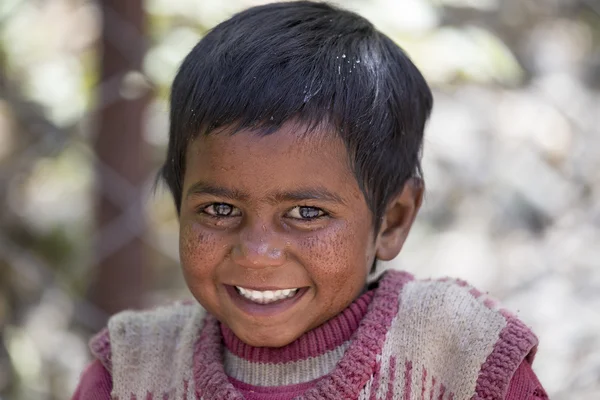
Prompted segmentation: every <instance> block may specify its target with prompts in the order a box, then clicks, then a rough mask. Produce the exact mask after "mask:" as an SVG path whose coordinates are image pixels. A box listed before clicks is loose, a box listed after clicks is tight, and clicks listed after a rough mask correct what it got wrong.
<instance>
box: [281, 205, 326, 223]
mask: <svg viewBox="0 0 600 400" xmlns="http://www.w3.org/2000/svg"><path fill="white" fill-rule="evenodd" d="M325 215H326V214H325V211H323V210H321V209H320V208H317V207H307V206H297V207H294V208H292V209H291V210H290V211H288V213H287V216H288V217H290V218H294V219H304V220H311V219H315V218H320V217H323V216H325Z"/></svg>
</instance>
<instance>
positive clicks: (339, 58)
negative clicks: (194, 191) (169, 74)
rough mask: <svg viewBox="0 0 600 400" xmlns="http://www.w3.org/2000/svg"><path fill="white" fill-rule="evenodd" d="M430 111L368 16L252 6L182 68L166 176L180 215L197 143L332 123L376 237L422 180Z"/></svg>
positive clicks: (418, 78) (406, 62)
mask: <svg viewBox="0 0 600 400" xmlns="http://www.w3.org/2000/svg"><path fill="white" fill-rule="evenodd" d="M432 105H433V98H432V95H431V90H430V89H429V87H428V85H427V83H426V81H425V79H424V78H423V76H422V75H421V73H420V72H419V70H418V69H417V67H415V65H414V64H413V63H412V62H411V60H410V59H409V58H408V56H407V55H406V54H405V53H404V52H403V50H402V49H401V48H400V47H399V46H398V45H396V44H395V43H394V42H393V41H392V40H391V39H390V38H389V37H387V36H386V35H384V34H383V33H381V32H379V31H378V30H377V29H375V27H374V26H373V25H372V24H371V23H370V22H369V21H367V20H366V19H365V18H363V17H361V16H359V15H357V14H355V13H353V12H350V11H347V10H343V9H339V8H337V7H334V6H332V5H329V4H326V3H320V2H311V1H294V2H285V3H273V4H266V5H261V6H257V7H252V8H250V9H247V10H245V11H242V12H240V13H238V14H236V15H234V16H233V17H232V18H230V19H228V20H226V21H224V22H222V23H220V24H219V25H217V26H216V27H215V28H214V29H212V30H211V31H210V32H208V33H207V34H206V36H205V37H204V38H203V39H202V40H200V42H199V43H198V44H197V45H196V46H195V47H194V48H193V49H192V51H191V52H190V53H189V54H188V55H187V57H186V58H185V60H184V61H183V63H182V65H181V67H180V68H179V71H178V73H177V75H176V77H175V80H174V82H173V87H172V91H171V111H170V132H169V145H168V150H167V161H166V162H165V164H164V166H163V168H162V171H161V174H162V177H163V178H164V179H165V181H166V182H167V184H168V186H169V189H170V191H171V193H172V194H173V197H174V200H175V205H176V207H177V211H178V212H180V211H181V201H182V184H183V175H184V173H185V153H186V150H187V146H188V144H189V143H190V141H191V140H193V139H195V138H196V137H198V135H202V134H210V133H211V132H213V131H214V130H215V129H217V128H221V127H227V126H233V127H234V129H233V132H236V131H239V130H240V129H248V128H252V129H256V132H257V134H262V135H267V134H271V133H273V132H276V131H277V129H278V128H279V127H280V126H281V125H282V124H283V123H284V122H287V121H291V120H296V121H298V122H300V123H302V124H304V126H307V127H316V126H322V125H323V124H326V125H328V127H330V128H332V130H333V131H334V132H336V133H337V134H339V136H340V137H341V138H342V140H343V141H344V143H345V146H346V149H347V151H348V156H349V160H350V162H351V165H352V168H353V171H354V174H355V176H356V178H357V181H358V184H359V186H360V188H361V190H362V192H363V193H364V196H365V200H366V202H367V204H368V206H369V208H370V209H371V211H372V213H373V217H374V224H375V227H376V229H378V227H379V224H380V220H381V217H382V216H383V214H384V212H385V209H386V207H387V204H388V202H389V201H390V200H391V199H392V197H393V196H395V195H397V194H398V193H399V192H400V191H401V190H402V188H403V186H404V184H405V183H406V182H407V180H408V179H409V178H411V177H415V176H417V177H419V178H420V177H421V175H422V174H421V166H420V159H421V149H422V143H423V130H424V127H425V123H426V121H427V119H428V117H429V114H430V112H431V108H432Z"/></svg>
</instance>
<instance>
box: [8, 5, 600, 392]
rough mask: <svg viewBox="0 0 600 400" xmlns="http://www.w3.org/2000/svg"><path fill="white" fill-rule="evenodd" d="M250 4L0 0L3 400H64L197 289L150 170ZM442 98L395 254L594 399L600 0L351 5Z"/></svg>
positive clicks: (599, 256) (550, 380)
mask: <svg viewBox="0 0 600 400" xmlns="http://www.w3.org/2000/svg"><path fill="white" fill-rule="evenodd" d="M262 2H264V1H256V0H254V1H253V0H223V1H216V0H146V1H142V0H127V1H123V0H97V1H92V0H0V399H1V400H5V399H15V400H21V399H66V398H69V396H70V395H71V393H72V392H73V390H74V388H75V386H76V384H77V381H78V378H79V374H80V373H81V371H82V370H83V368H84V366H85V365H86V363H87V362H89V360H90V355H89V353H88V350H87V340H88V339H89V337H90V335H91V334H92V333H93V332H95V331H97V330H98V329H100V328H101V327H102V326H103V324H104V323H105V321H106V317H107V316H108V315H110V314H111V313H114V312H116V311H118V310H120V309H123V308H128V307H144V306H150V305H153V304H160V303H164V302H168V301H171V300H173V299H177V298H182V297H189V295H188V293H187V291H186V289H185V285H184V283H183V280H182V278H181V276H180V272H179V269H178V245H177V240H178V239H177V236H178V224H177V220H176V217H175V211H174V207H173V204H172V201H171V198H170V196H169V195H168V193H167V191H166V189H165V187H163V186H162V185H160V184H159V185H158V186H156V190H155V176H156V173H157V170H158V168H159V166H160V164H161V162H162V161H163V157H164V153H165V145H166V142H167V130H168V116H167V110H168V93H169V85H170V83H171V80H172V79H173V76H174V74H175V72H176V69H177V67H178V65H179V63H180V62H181V60H182V58H183V57H184V56H185V55H186V53H187V52H188V51H189V50H190V49H191V47H192V46H193V45H194V44H195V43H196V42H197V41H198V40H199V39H200V38H201V37H202V36H203V35H204V33H205V32H206V31H207V30H208V29H210V28H211V27H212V26H214V25H215V24H217V23H218V22H220V21H222V20H224V19H226V18H227V17H229V16H230V15H232V13H234V12H236V11H239V10H241V9H243V8H246V7H249V6H252V5H255V4H259V3H262ZM343 5H344V6H345V7H347V8H350V9H353V10H355V11H357V12H359V13H361V14H363V15H365V16H366V17H368V18H369V19H370V20H371V21H372V22H374V23H375V24H376V25H377V26H378V27H379V28H380V29H381V30H382V31H384V32H385V33H387V34H388V35H389V36H390V37H392V38H393V39H394V40H395V41H397V43H399V44H400V45H401V46H403V47H404V48H405V49H406V50H407V52H408V53H409V54H410V55H411V57H412V58H413V60H414V61H415V63H416V64H417V65H418V66H419V68H421V70H422V71H423V73H424V74H425V76H426V78H427V79H428V80H429V82H430V84H431V85H432V87H433V89H434V92H435V107H434V113H433V116H432V119H431V121H430V123H429V126H428V129H427V136H426V142H425V156H424V160H423V162H424V170H425V178H426V186H427V198H426V201H425V205H424V209H423V211H422V213H421V214H420V217H419V218H418V220H417V223H416V226H415V228H414V231H413V232H412V233H411V236H410V239H409V242H408V243H407V245H406V247H405V249H404V250H403V252H402V254H401V255H400V257H399V258H398V260H395V261H394V262H393V263H391V264H392V265H390V267H394V268H404V269H406V270H409V271H411V272H413V273H414V274H416V275H417V276H419V277H429V276H434V277H439V276H447V275H449V276H456V277H461V278H463V279H466V280H468V281H470V282H471V283H472V284H474V285H476V286H478V287H479V288H480V289H482V290H484V291H489V292H491V293H492V294H493V295H494V296H495V297H498V298H500V299H501V300H502V301H504V302H505V303H506V305H507V306H508V307H509V308H511V309H513V310H515V311H517V312H518V315H519V316H520V317H521V318H522V319H523V320H524V321H525V322H526V323H527V324H528V325H530V326H531V327H533V329H534V331H535V332H536V333H537V334H538V336H539V337H540V339H541V344H540V348H539V352H538V356H537V362H536V364H535V368H534V369H535V371H536V372H537V373H538V375H539V377H540V380H541V381H542V383H543V384H544V386H545V387H546V389H547V390H548V392H549V394H550V397H551V398H552V399H554V400H567V399H568V400H592V399H600V92H599V91H600V1H598V0H402V1H398V0H370V1H369V0H363V1H359V0H354V1H344V2H343Z"/></svg>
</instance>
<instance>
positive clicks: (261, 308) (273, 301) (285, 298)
mask: <svg viewBox="0 0 600 400" xmlns="http://www.w3.org/2000/svg"><path fill="white" fill-rule="evenodd" d="M225 288H226V290H227V293H228V294H229V297H230V298H231V299H232V301H233V303H234V304H235V305H236V306H237V307H238V308H240V309H241V310H242V311H244V312H245V313H247V314H250V315H256V316H267V315H269V316H272V315H275V314H278V313H281V312H283V311H286V310H288V309H289V308H291V307H292V306H293V305H294V304H296V303H297V302H298V301H299V300H300V299H301V298H302V297H303V296H304V294H305V293H306V292H307V290H308V287H300V288H288V289H279V290H254V289H249V288H244V287H241V286H231V285H225Z"/></svg>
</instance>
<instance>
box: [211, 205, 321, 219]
mask: <svg viewBox="0 0 600 400" xmlns="http://www.w3.org/2000/svg"><path fill="white" fill-rule="evenodd" d="M217 206H228V207H231V209H232V211H231V213H234V212H235V210H238V211H239V209H237V207H235V206H232V205H231V204H227V203H211V204H208V205H205V206H202V207H200V209H199V211H200V212H201V213H202V214H204V215H206V216H208V217H210V218H215V219H223V218H233V217H238V216H239V215H215V214H210V213H208V212H207V211H206V210H207V209H208V208H210V207H217ZM296 208H298V209H310V210H311V211H313V210H316V211H317V212H318V213H319V215H317V216H316V217H312V218H302V217H300V218H297V217H288V218H291V219H294V220H296V221H303V222H310V221H315V220H318V219H321V218H324V217H327V216H329V214H328V213H327V212H325V211H324V210H323V209H321V208H319V207H312V206H295V207H293V208H292V209H290V210H289V211H288V212H287V213H286V215H287V214H289V213H290V212H291V211H292V210H295V209H296Z"/></svg>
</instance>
